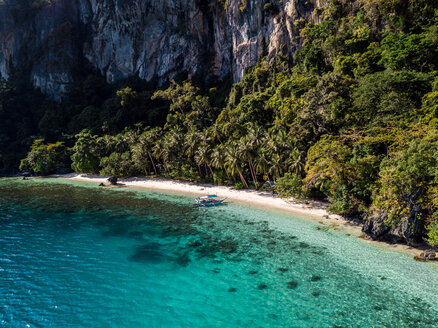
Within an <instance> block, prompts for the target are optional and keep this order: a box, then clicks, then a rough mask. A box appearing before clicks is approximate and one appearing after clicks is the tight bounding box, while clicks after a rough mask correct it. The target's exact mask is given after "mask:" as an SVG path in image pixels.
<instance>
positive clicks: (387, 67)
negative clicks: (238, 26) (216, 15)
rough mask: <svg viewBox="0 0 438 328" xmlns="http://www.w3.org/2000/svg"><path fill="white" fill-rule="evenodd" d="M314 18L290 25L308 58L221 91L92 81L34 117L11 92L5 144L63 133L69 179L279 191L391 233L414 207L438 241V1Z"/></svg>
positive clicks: (330, 10) (353, 5)
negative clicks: (155, 180)
mask: <svg viewBox="0 0 438 328" xmlns="http://www.w3.org/2000/svg"><path fill="white" fill-rule="evenodd" d="M225 3H226V2H225ZM316 14H318V15H319V16H320V18H321V20H322V22H321V23H319V24H313V23H311V22H307V21H297V22H296V25H297V27H298V28H299V29H300V31H301V34H300V40H299V42H300V43H301V45H302V48H301V50H300V51H299V52H298V53H297V54H296V58H295V59H294V61H293V63H292V64H291V61H290V59H289V58H287V56H284V55H282V54H281V53H278V55H277V56H276V57H275V58H264V59H263V60H261V61H260V62H259V63H258V64H257V65H256V66H254V67H252V68H249V69H248V70H247V72H246V74H245V76H244V77H243V79H242V81H241V82H239V83H236V84H234V85H233V86H232V87H231V89H230V90H228V91H227V90H226V87H225V86H224V87H222V88H214V87H213V88H206V87H205V86H203V87H201V86H200V87H201V89H200V88H198V87H197V86H196V83H194V82H193V81H183V82H182V81H180V83H177V82H175V81H172V83H171V84H170V85H168V86H166V87H164V88H163V90H160V91H157V92H155V93H152V92H151V88H149V89H148V88H147V87H146V86H144V85H143V86H138V84H139V82H136V83H137V86H135V83H132V81H131V83H130V84H129V83H126V84H125V85H124V86H123V87H120V86H119V88H118V91H115V90H116V89H115V88H111V87H108V86H106V85H105V84H104V83H103V82H102V81H101V79H100V78H99V77H96V76H95V75H90V76H88V77H87V78H85V79H83V80H82V82H81V83H82V84H80V87H78V88H76V89H72V90H71V92H70V94H69V95H68V97H67V98H66V101H65V102H64V103H63V104H53V103H47V102H46V101H45V100H42V98H41V96H39V95H37V94H35V96H33V97H35V100H32V101H31V106H38V108H40V110H33V109H32V111H29V110H28V108H27V107H26V105H23V104H22V103H19V102H18V100H17V99H15V98H14V97H18V94H17V92H20V91H17V90H18V89H17V88H11V86H8V85H5V86H4V87H3V88H2V91H1V92H2V95H8V96H7V98H5V96H2V95H0V97H2V98H1V99H3V100H2V104H3V108H2V111H0V115H2V113H4V112H5V111H6V112H8V110H9V109H8V108H15V107H18V108H19V110H18V112H17V113H18V114H17V115H18V117H9V116H2V117H3V118H4V119H6V120H7V121H8V122H9V123H3V120H0V122H2V123H0V124H4V127H5V128H6V129H7V128H8V125H9V124H15V125H16V124H19V127H20V128H19V129H17V131H16V132H14V133H15V134H11V133H3V134H2V137H1V138H0V146H1V147H5V142H6V143H7V142H8V140H20V142H21V143H22V144H24V145H26V143H27V144H28V143H30V141H31V140H32V138H29V137H24V136H29V135H35V134H38V135H40V136H42V137H43V138H44V139H46V140H47V141H49V142H54V141H56V140H54V139H53V138H55V137H58V138H59V137H61V132H67V133H69V134H75V144H74V145H73V144H72V146H73V147H72V153H73V155H72V157H71V160H72V168H73V169H74V170H75V171H77V172H86V173H100V174H104V175H118V176H131V175H161V176H167V177H171V178H181V179H185V180H193V181H211V182H214V183H217V184H230V185H235V186H236V187H238V188H240V187H245V188H248V187H252V188H260V187H262V185H263V183H264V182H265V181H276V183H277V188H278V190H279V191H280V193H281V194H282V195H283V196H287V197H289V196H294V197H319V198H327V199H328V200H329V201H330V203H331V206H330V210H331V211H332V212H334V213H339V214H343V215H359V216H361V217H364V216H369V215H380V216H384V217H385V223H386V224H388V225H390V226H397V225H398V224H400V223H401V222H404V220H407V219H408V218H409V216H410V213H411V211H412V209H413V208H414V207H415V208H416V209H419V212H420V213H419V217H420V220H421V223H422V225H423V226H424V227H425V234H424V236H427V237H428V238H429V241H430V242H431V243H434V244H438V184H437V183H438V160H437V159H438V71H437V70H438V4H437V2H436V1H432V0H417V1H407V0H394V1H383V0H359V1H354V2H352V1H346V0H331V1H328V4H327V6H326V7H325V8H324V9H321V10H319V11H318V12H317V13H316ZM224 94H226V98H225V100H224V97H223V95H224ZM5 99H8V101H6V100H5ZM14 99H15V100H14ZM14 101H15V102H14ZM11 102H12V103H11ZM169 104H170V106H169ZM8 106H10V107H8ZM20 108H22V109H20ZM41 108H44V110H41ZM60 108H62V111H61V110H60ZM20 111H22V112H20ZM61 112H62V113H63V114H62V115H61V114H60V113H61ZM8 113H10V112H8ZM23 113H26V114H23ZM20 116H21V117H20ZM23 116H24V117H23ZM29 116H30V117H29ZM66 117H67V118H71V119H65V118H66ZM29 121H31V122H35V121H38V122H39V123H38V127H39V129H36V130H35V129H34V130H32V129H31V128H29V127H34V126H35V124H31V123H30V122H29ZM16 122H19V123H16ZM140 122H141V124H137V123H140ZM136 124H137V125H136ZM16 126H17V125H16ZM53 127H56V129H59V130H58V131H56V129H55V130H54V129H53ZM125 127H128V128H126V129H125V130H122V129H124V128H125ZM84 128H86V130H83V129H84ZM26 129H31V130H30V131H31V132H30V133H29V131H27V130H26ZM81 130H82V132H80V131H81ZM1 131H5V130H1ZM120 131H122V132H120ZM8 138H9V139H8ZM60 140H61V141H64V139H62V138H61V139H60ZM41 147H46V146H44V145H43V143H42V141H40V140H37V141H35V143H34V145H33V147H32V150H31V152H30V153H29V155H28V158H27V160H26V161H25V162H24V163H25V164H26V165H27V166H30V167H31V168H32V169H33V170H34V171H36V172H41V173H47V172H48V171H54V167H53V166H48V167H45V168H44V169H43V168H42V167H43V166H44V164H41V163H40V162H41V161H37V160H35V156H37V154H39V153H41V151H39V149H40V148H41ZM49 147H50V146H49ZM52 148H53V147H52ZM54 148H55V149H59V152H61V153H62V152H64V151H65V149H61V148H62V147H61V148H59V147H54ZM44 156H45V155H44ZM49 157H50V156H49ZM51 158H52V157H51ZM2 161H3V163H5V159H4V158H3V159H2ZM49 162H50V161H49ZM44 163H45V162H44ZM3 165H5V164H3ZM47 165H51V164H47Z"/></svg>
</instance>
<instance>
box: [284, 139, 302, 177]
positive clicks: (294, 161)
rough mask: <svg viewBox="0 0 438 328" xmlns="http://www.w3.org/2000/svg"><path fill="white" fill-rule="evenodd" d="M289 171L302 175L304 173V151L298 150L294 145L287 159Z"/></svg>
mask: <svg viewBox="0 0 438 328" xmlns="http://www.w3.org/2000/svg"><path fill="white" fill-rule="evenodd" d="M287 164H288V166H289V171H291V172H292V173H294V174H296V175H297V176H300V177H303V173H304V152H302V151H300V150H299V149H298V148H297V147H296V146H294V147H293V148H292V151H291V152H290V154H289V158H288V159H287Z"/></svg>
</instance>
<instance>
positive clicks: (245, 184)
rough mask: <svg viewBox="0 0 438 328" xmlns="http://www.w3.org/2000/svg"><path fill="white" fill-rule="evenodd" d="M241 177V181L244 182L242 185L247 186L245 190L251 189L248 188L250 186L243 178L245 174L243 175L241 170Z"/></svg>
mask: <svg viewBox="0 0 438 328" xmlns="http://www.w3.org/2000/svg"><path fill="white" fill-rule="evenodd" d="M239 176H240V180H241V181H242V183H243V185H244V186H245V188H247V189H248V188H249V187H248V184H247V183H246V180H245V178H244V177H243V174H242V172H240V170H239Z"/></svg>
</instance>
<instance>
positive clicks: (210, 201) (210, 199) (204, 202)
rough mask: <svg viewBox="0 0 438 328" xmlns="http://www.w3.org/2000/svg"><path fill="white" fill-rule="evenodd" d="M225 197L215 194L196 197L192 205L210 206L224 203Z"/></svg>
mask: <svg viewBox="0 0 438 328" xmlns="http://www.w3.org/2000/svg"><path fill="white" fill-rule="evenodd" d="M225 199H227V197H224V198H217V196H216V195H208V196H201V197H196V198H195V202H194V203H193V206H204V207H210V206H218V205H224V204H225V203H224V200H225Z"/></svg>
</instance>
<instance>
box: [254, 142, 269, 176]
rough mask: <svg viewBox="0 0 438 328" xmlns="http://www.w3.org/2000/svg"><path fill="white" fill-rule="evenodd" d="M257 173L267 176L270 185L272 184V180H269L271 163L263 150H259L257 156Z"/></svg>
mask: <svg viewBox="0 0 438 328" xmlns="http://www.w3.org/2000/svg"><path fill="white" fill-rule="evenodd" d="M255 168H256V172H257V173H259V174H266V177H267V178H268V181H269V184H271V179H270V178H269V161H268V158H267V155H266V150H264V149H263V148H261V149H259V151H258V154H257V159H256V161H255Z"/></svg>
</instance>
